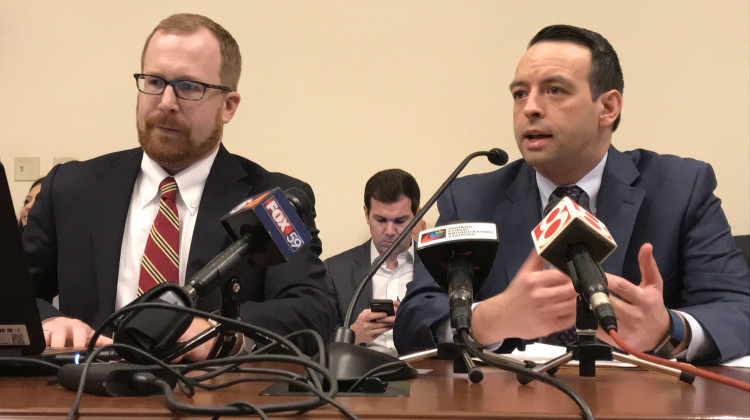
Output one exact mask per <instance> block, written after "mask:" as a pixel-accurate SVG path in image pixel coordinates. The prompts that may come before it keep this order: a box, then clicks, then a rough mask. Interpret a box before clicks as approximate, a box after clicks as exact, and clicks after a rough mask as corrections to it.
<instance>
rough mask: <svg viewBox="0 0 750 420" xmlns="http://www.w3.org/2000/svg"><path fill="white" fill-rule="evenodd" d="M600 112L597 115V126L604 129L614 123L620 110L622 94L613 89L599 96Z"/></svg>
mask: <svg viewBox="0 0 750 420" xmlns="http://www.w3.org/2000/svg"><path fill="white" fill-rule="evenodd" d="M598 101H599V104H600V105H601V112H600V113H599V126H600V127H606V126H611V125H613V124H614V123H615V120H616V119H617V117H618V116H619V115H620V111H621V110H622V94H620V92H618V91H617V90H615V89H612V90H610V91H608V92H604V93H602V94H601V95H599V99H598Z"/></svg>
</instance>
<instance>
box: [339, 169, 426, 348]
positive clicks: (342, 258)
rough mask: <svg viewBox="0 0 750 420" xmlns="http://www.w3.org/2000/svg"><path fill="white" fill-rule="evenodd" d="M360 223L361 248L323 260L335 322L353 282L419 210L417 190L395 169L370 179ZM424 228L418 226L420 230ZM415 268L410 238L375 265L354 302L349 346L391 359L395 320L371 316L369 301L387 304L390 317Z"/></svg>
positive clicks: (346, 304)
mask: <svg viewBox="0 0 750 420" xmlns="http://www.w3.org/2000/svg"><path fill="white" fill-rule="evenodd" d="M364 196H365V204H364V212H365V221H366V222H367V225H368V226H369V228H370V235H371V238H370V239H369V240H368V241H367V242H365V243H364V244H362V245H359V246H356V247H354V248H352V249H350V250H348V251H344V252H342V253H341V254H338V255H336V256H333V257H331V258H328V259H326V260H325V266H326V282H327V284H328V287H329V293H331V294H332V295H333V300H335V301H336V302H338V304H337V308H338V312H339V317H340V319H339V323H341V322H343V317H344V316H345V314H346V310H347V308H348V307H349V302H350V301H351V299H352V297H353V295H354V289H356V287H357V285H358V284H359V282H360V281H361V280H362V279H363V278H364V276H365V274H366V272H367V270H368V269H369V268H370V266H371V265H372V263H373V262H375V259H377V258H378V257H379V256H380V255H382V254H383V253H384V252H385V250H386V249H388V247H389V246H391V244H392V243H393V242H394V240H395V239H396V238H397V237H398V236H399V235H400V234H401V232H403V230H404V228H405V227H406V225H407V224H409V222H410V221H411V220H412V219H413V218H414V215H415V214H416V213H417V212H418V211H419V199H420V194H419V185H417V181H416V180H415V179H414V177H413V176H411V175H410V174H409V173H407V172H405V171H403V170H401V169H387V170H384V171H380V172H378V173H376V174H375V175H373V176H372V177H371V178H370V179H369V180H368V181H367V184H366V185H365V194H364ZM421 227H422V229H423V228H424V223H423V224H422V225H421ZM416 265H421V264H420V263H419V260H418V259H417V258H416V255H415V254H414V245H413V242H412V237H411V236H407V237H406V238H404V240H403V241H402V242H401V243H400V244H398V245H397V248H396V249H395V250H394V252H393V253H392V254H391V255H390V257H389V258H388V259H387V260H386V261H385V263H384V264H383V265H381V266H380V268H379V269H378V271H377V272H376V273H375V275H374V276H373V278H372V281H371V282H370V283H371V284H368V285H367V286H366V287H365V289H364V290H363V291H362V295H361V296H360V298H359V299H358V300H357V303H356V305H355V307H354V312H353V314H352V318H353V321H352V322H351V325H348V327H349V328H351V329H352V331H354V335H355V343H356V344H365V345H367V346H368V347H371V348H373V349H375V350H378V351H382V352H385V353H389V354H392V355H396V354H397V352H396V348H395V346H394V344H393V332H392V331H391V329H392V328H393V321H394V319H395V315H389V314H387V313H386V312H374V311H372V310H371V309H370V303H371V301H372V300H373V299H380V300H389V301H391V302H393V308H394V312H395V311H397V310H398V305H399V302H400V300H401V299H403V297H404V294H405V293H406V285H407V284H408V283H409V282H410V281H411V280H412V275H413V272H414V267H415V266H416Z"/></svg>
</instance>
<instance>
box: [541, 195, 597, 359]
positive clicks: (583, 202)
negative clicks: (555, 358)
mask: <svg viewBox="0 0 750 420" xmlns="http://www.w3.org/2000/svg"><path fill="white" fill-rule="evenodd" d="M553 196H557V197H560V198H562V197H568V198H570V199H571V200H573V201H575V202H576V203H578V205H580V206H581V207H583V208H585V209H586V210H587V211H590V210H589V195H588V194H586V191H584V190H582V189H581V187H579V186H578V185H567V186H564V187H557V188H556V189H555V191H553V192H552V195H550V202H551V201H552V199H553ZM557 339H558V340H559V341H560V343H561V344H562V345H564V346H566V347H569V346H571V345H573V344H576V343H577V342H578V333H577V332H576V327H575V326H573V327H570V328H568V329H566V330H562V331H558V332H557Z"/></svg>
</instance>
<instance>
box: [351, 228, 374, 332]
mask: <svg viewBox="0 0 750 420" xmlns="http://www.w3.org/2000/svg"><path fill="white" fill-rule="evenodd" d="M370 241H371V240H369V241H367V242H365V243H364V244H362V245H360V246H359V247H357V251H356V253H355V255H354V264H353V265H352V279H351V280H352V291H354V289H356V288H357V285H358V284H359V282H360V281H362V278H363V277H364V276H365V274H366V273H367V270H368V269H369V268H370V265H372V264H371V262H370ZM371 300H372V279H371V280H370V281H369V282H368V283H367V285H366V286H365V288H364V289H363V290H362V295H360V297H359V299H358V300H357V303H356V304H355V305H354V314H353V316H352V317H353V318H354V317H356V316H357V315H359V314H360V313H361V312H362V311H363V310H365V309H367V308H369V307H370V301H371ZM355 320H356V319H352V321H355Z"/></svg>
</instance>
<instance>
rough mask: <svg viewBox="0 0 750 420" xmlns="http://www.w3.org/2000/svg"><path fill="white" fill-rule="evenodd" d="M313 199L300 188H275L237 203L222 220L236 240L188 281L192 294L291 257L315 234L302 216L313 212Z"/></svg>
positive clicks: (205, 290)
mask: <svg viewBox="0 0 750 420" xmlns="http://www.w3.org/2000/svg"><path fill="white" fill-rule="evenodd" d="M312 207H313V205H312V200H310V197H308V196H307V194H306V193H305V191H304V190H302V189H301V188H289V189H288V190H286V191H285V192H284V193H282V192H281V189H279V188H274V189H273V190H270V191H266V192H264V193H262V194H259V195H257V196H255V197H252V198H249V199H247V200H245V201H243V202H242V203H240V204H238V205H237V206H236V207H235V208H234V209H232V211H230V212H229V213H228V214H227V215H226V216H224V217H222V218H221V224H222V225H223V226H224V229H225V230H226V231H227V233H228V234H229V237H230V238H232V240H233V241H234V242H233V243H232V244H231V245H230V246H229V247H228V248H227V249H225V250H224V251H222V252H221V253H220V254H219V255H217V256H216V257H214V259H213V260H211V261H210V262H209V263H208V264H206V266H205V267H203V268H202V269H201V270H200V271H198V272H197V273H195V275H193V276H192V277H191V278H190V281H189V282H188V283H187V284H186V285H185V291H187V293H188V295H190V297H191V298H193V299H195V298H197V297H199V296H204V295H206V294H208V293H209V292H211V291H212V290H214V289H215V288H216V287H217V286H218V285H220V284H222V283H223V282H225V281H227V280H229V279H231V278H232V277H235V276H236V275H237V274H238V273H239V272H242V271H244V270H245V269H246V266H245V262H247V263H248V264H249V265H250V266H251V267H252V268H265V267H268V266H270V265H275V264H280V263H283V262H287V261H289V259H290V258H291V257H292V256H294V254H295V253H296V252H297V251H299V249H300V248H301V247H302V246H303V245H304V244H306V243H308V242H310V240H311V239H312V236H311V235H310V232H309V231H308V230H307V227H306V226H305V223H304V222H303V221H302V218H306V217H307V216H308V215H309V214H310V213H312V211H313V210H312Z"/></svg>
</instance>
